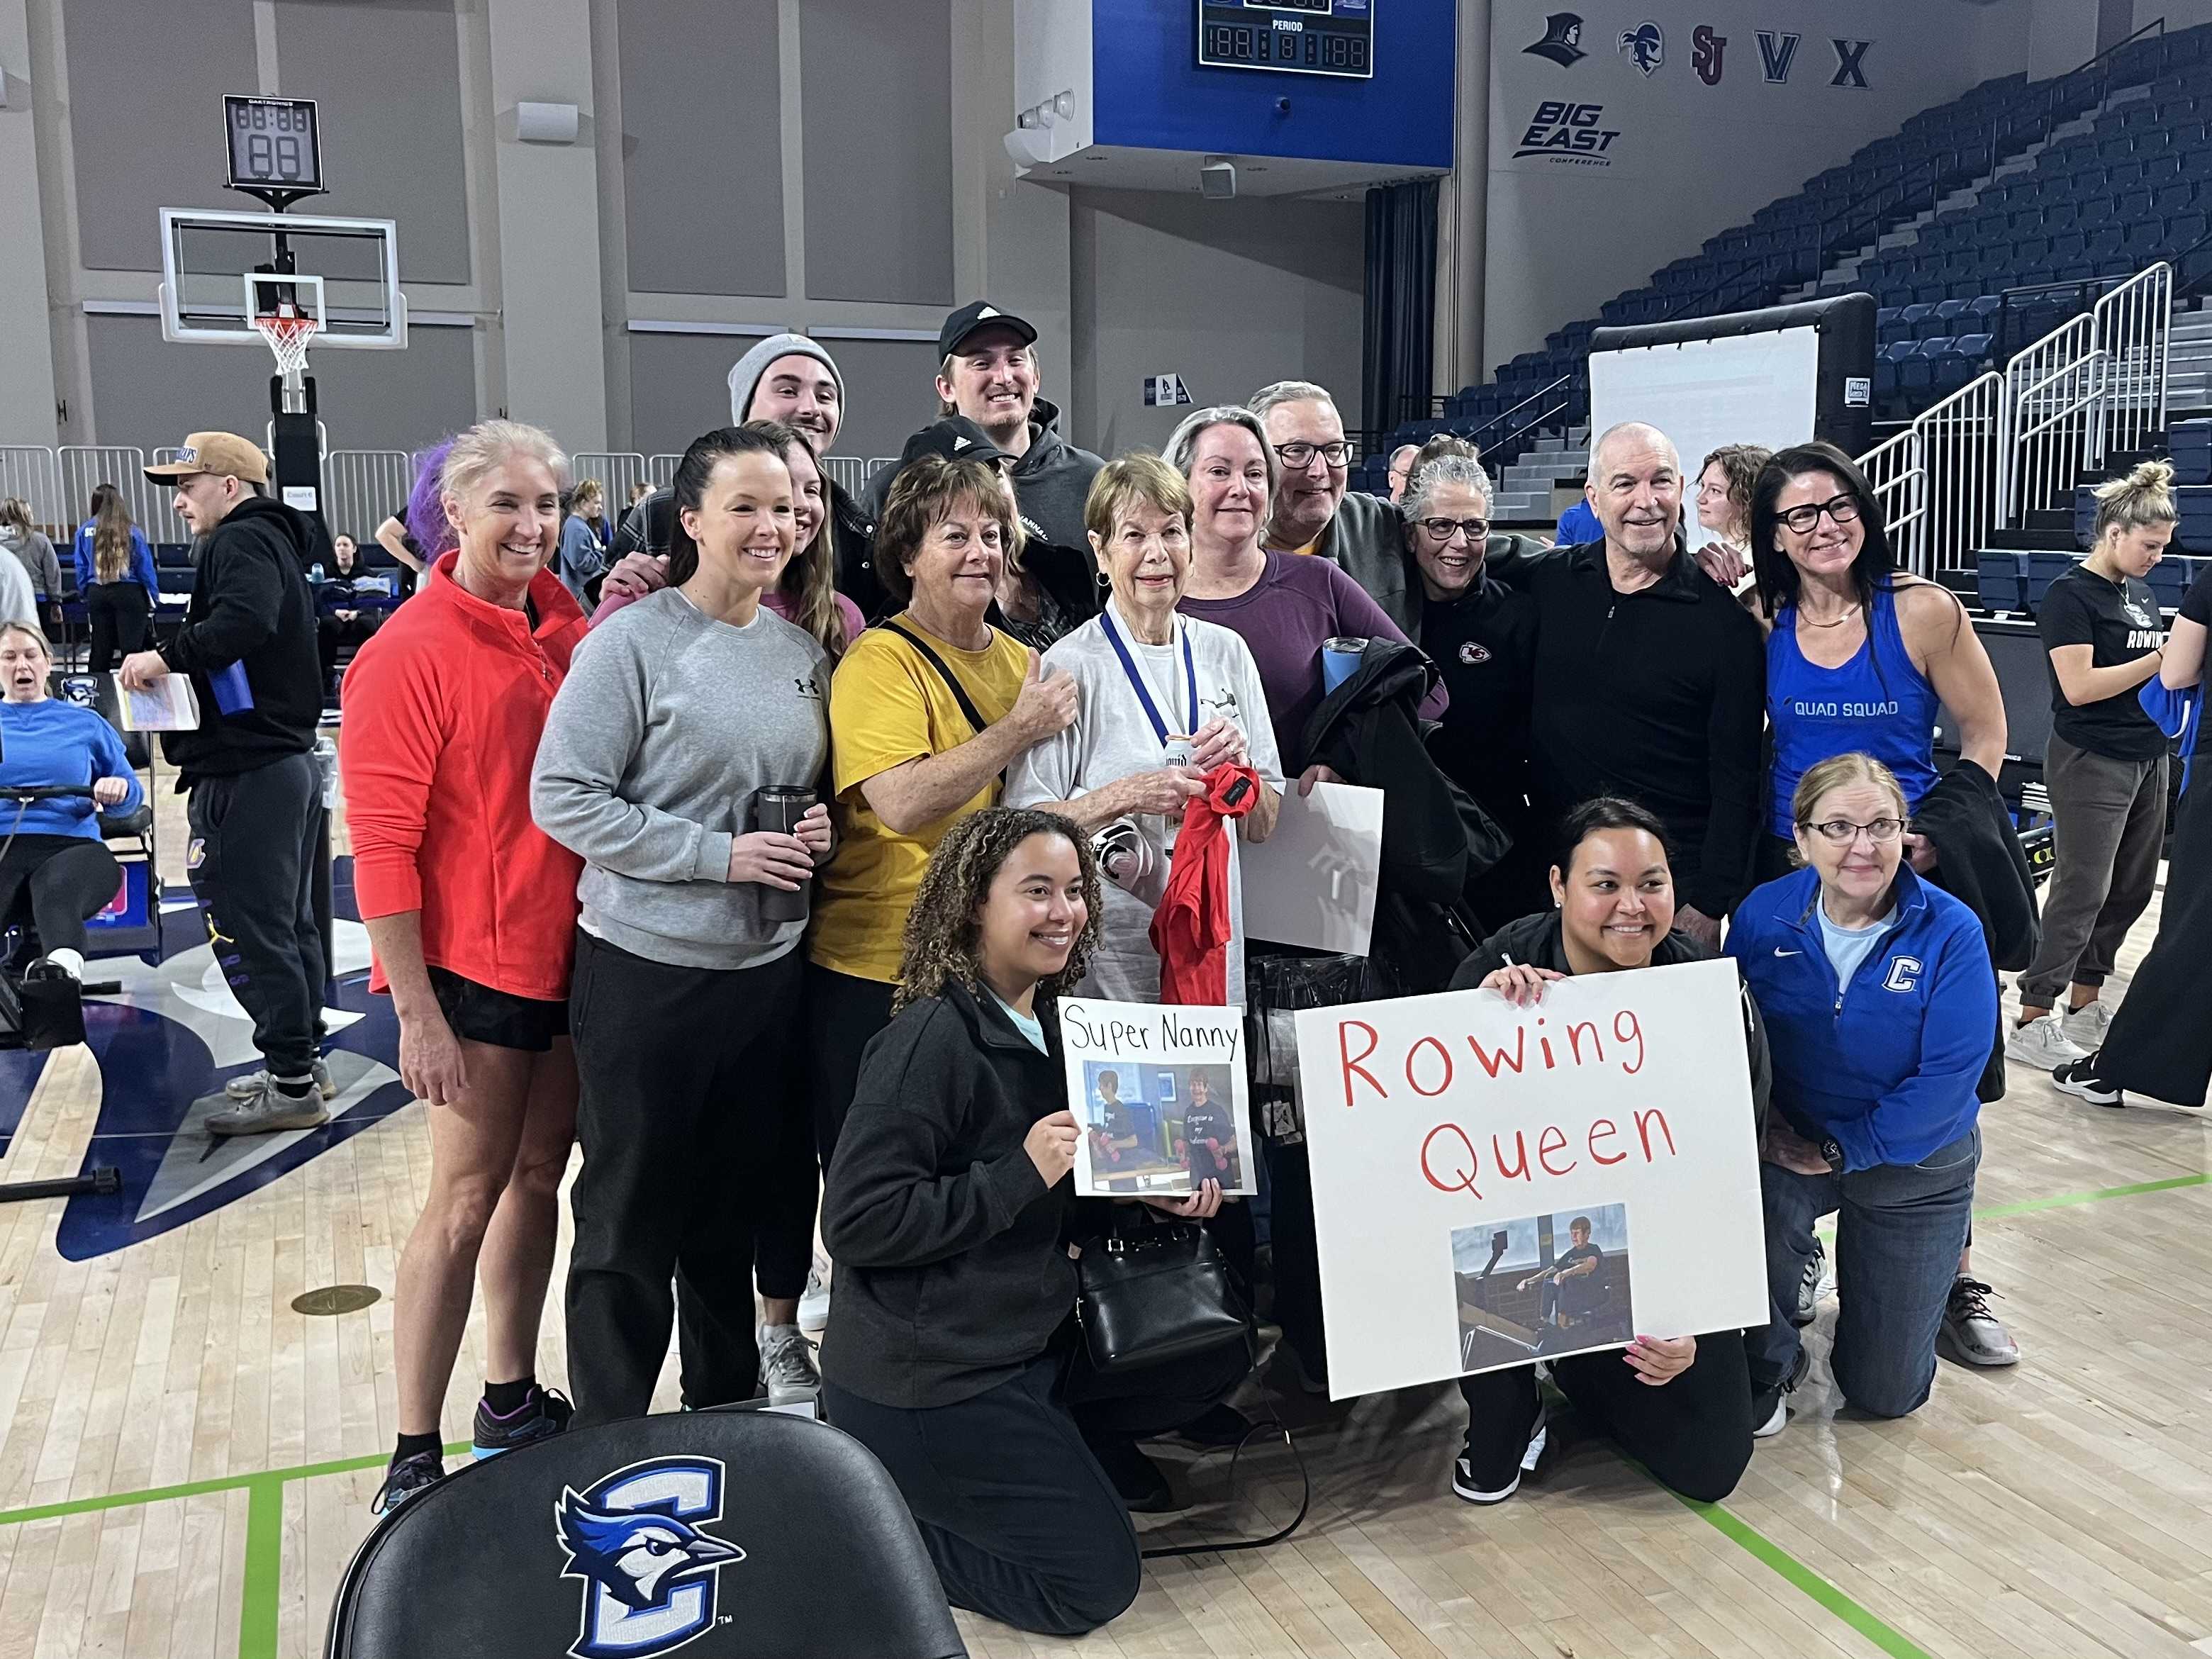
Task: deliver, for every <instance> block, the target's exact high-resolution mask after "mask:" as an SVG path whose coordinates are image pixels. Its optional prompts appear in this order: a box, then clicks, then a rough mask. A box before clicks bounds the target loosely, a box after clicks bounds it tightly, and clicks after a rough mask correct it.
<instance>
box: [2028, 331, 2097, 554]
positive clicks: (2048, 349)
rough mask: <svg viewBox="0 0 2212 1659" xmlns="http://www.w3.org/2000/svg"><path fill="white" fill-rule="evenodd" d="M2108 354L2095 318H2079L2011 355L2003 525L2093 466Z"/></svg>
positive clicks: (2047, 501) (2046, 504)
mask: <svg viewBox="0 0 2212 1659" xmlns="http://www.w3.org/2000/svg"><path fill="white" fill-rule="evenodd" d="M2109 368H2110V364H2109V360H2108V359H2107V357H2106V354H2105V352H2104V350H2103V349H2101V348H2100V347H2099V346H2098V345H2097V343H2096V341H2095V331H2094V325H2093V322H2092V320H2091V319H2089V318H2087V317H2076V318H2075V319H2074V320H2073V321H2072V322H2070V323H2068V324H2067V325H2065V326H2064V327H2063V328H2061V329H2058V330H2057V331H2054V332H2053V333H2052V334H2051V336H2050V337H2048V338H2046V339H2044V340H2041V341H2039V342H2038V343H2036V344H2034V345H2033V346H2031V347H2030V348H2029V349H2027V350H2026V351H2023V352H2022V353H2021V355H2020V356H2017V357H2015V358H2014V359H2013V361H2012V362H2011V363H2009V364H2008V365H2007V367H2006V369H2005V441H2004V448H2005V459H2004V468H2003V474H2004V477H2003V483H2004V499H2003V511H2004V518H2005V522H2006V523H2008V524H2025V523H2027V515H2028V514H2029V513H2032V512H2035V511H2037V510H2038V509H2039V508H2043V507H2049V506H2050V505H2051V499H2052V497H2053V496H2054V495H2057V492H2058V491H2059V490H2061V489H2071V488H2072V486H2073V483H2074V480H2075V477H2076V476H2077V475H2078V474H2080V473H2081V472H2084V471H2087V470H2088V469H2089V468H2091V467H2093V466H2094V465H2096V464H2097V461H2098V459H2099V451H2100V435H2101V428H2102V421H2101V418H2100V416H2101V414H2102V410H2101V409H2100V404H2101V403H2102V401H2103V399H2104V396H2105V390H2106V382H2107V380H2108V378H2109Z"/></svg>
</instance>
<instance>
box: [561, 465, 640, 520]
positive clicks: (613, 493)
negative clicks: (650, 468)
mask: <svg viewBox="0 0 2212 1659" xmlns="http://www.w3.org/2000/svg"><path fill="white" fill-rule="evenodd" d="M568 470H569V475H570V476H571V477H576V478H597V479H598V480H599V489H600V490H601V492H602V493H603V494H604V495H605V497H606V502H607V516H608V517H609V518H611V519H612V520H614V521H615V522H616V523H617V524H620V523H621V522H622V518H623V513H627V512H629V493H630V491H631V490H632V489H635V488H636V487H637V486H638V485H640V484H643V485H645V486H646V487H647V489H651V488H652V486H653V479H652V478H651V477H649V476H648V475H647V471H646V467H645V457H644V456H642V455H641V454H639V453H637V452H636V451H635V450H594V449H586V450H579V451H578V452H577V453H575V454H574V455H572V456H570V457H569V458H568Z"/></svg>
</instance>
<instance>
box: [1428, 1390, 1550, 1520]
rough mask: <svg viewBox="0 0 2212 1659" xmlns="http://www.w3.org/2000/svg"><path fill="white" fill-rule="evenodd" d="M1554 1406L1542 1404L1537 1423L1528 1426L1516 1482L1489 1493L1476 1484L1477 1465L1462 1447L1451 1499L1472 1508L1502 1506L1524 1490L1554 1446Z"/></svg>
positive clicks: (1538, 1404) (1456, 1461) (1454, 1464)
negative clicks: (1524, 1483) (1526, 1479)
mask: <svg viewBox="0 0 2212 1659" xmlns="http://www.w3.org/2000/svg"><path fill="white" fill-rule="evenodd" d="M1551 1425H1552V1411H1551V1404H1550V1402H1549V1401H1545V1400H1539V1401H1537V1402H1536V1420H1535V1421H1534V1423H1532V1424H1530V1425H1528V1449H1527V1450H1525V1451H1523V1452H1522V1454H1521V1465H1520V1467H1519V1468H1516V1469H1515V1470H1514V1471H1513V1478H1512V1479H1511V1480H1508V1481H1507V1482H1506V1483H1505V1484H1504V1486H1499V1487H1498V1488H1497V1489H1496V1490H1495V1491H1486V1490H1485V1489H1484V1488H1483V1487H1481V1486H1477V1485H1476V1484H1475V1480H1474V1460H1473V1459H1472V1458H1470V1457H1469V1456H1468V1449H1467V1445H1466V1444H1465V1443H1462V1445H1461V1447H1460V1451H1459V1455H1458V1456H1457V1457H1455V1458H1454V1459H1453V1460H1452V1483H1451V1486H1452V1495H1453V1496H1454V1497H1455V1498H1460V1499H1462V1501H1464V1502H1466V1503H1469V1504H1503V1503H1504V1501H1505V1500H1506V1499H1507V1498H1510V1497H1512V1496H1513V1494H1514V1493H1515V1492H1519V1491H1520V1490H1521V1481H1522V1477H1524V1476H1527V1475H1532V1474H1535V1473H1536V1466H1537V1465H1538V1464H1539V1463H1541V1462H1543V1461H1544V1453H1545V1451H1546V1449H1547V1448H1548V1447H1549V1446H1550V1445H1551V1440H1552V1426H1551Z"/></svg>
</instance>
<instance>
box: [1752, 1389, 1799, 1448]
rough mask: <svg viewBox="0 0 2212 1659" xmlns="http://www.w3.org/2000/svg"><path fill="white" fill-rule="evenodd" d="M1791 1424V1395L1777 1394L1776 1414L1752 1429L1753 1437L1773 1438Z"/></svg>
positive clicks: (1775, 1399) (1775, 1398)
mask: <svg viewBox="0 0 2212 1659" xmlns="http://www.w3.org/2000/svg"><path fill="white" fill-rule="evenodd" d="M1789 1426H1790V1396H1789V1395H1786V1394H1780V1395H1775V1397H1774V1415H1773V1416H1771V1417H1770V1418H1768V1419H1766V1421H1765V1422H1764V1423H1762V1424H1760V1425H1759V1426H1758V1427H1757V1428H1755V1429H1753V1431H1751V1437H1752V1438H1753V1440H1771V1439H1772V1438H1773V1437H1775V1436H1776V1435H1778V1434H1779V1433H1781V1432H1782V1431H1783V1430H1784V1429H1786V1428H1788V1427H1789Z"/></svg>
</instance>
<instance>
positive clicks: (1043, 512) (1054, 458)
mask: <svg viewBox="0 0 2212 1659" xmlns="http://www.w3.org/2000/svg"><path fill="white" fill-rule="evenodd" d="M1104 465H1106V463H1105V462H1104V461H1103V460H1101V459H1099V458H1098V457H1097V456H1096V455H1094V454H1092V453H1091V452H1090V451H1089V450H1087V449H1078V448H1077V447H1075V446H1074V445H1073V444H1072V443H1070V442H1068V441H1067V440H1066V439H1065V438H1063V437H1061V436H1060V405H1059V404H1055V403H1054V402H1053V401H1052V400H1051V399H1050V398H1038V399H1037V400H1036V404H1035V405H1034V406H1033V407H1032V408H1031V409H1030V447H1028V448H1027V449H1025V450H1024V451H1023V452H1022V457H1021V459H1019V460H1018V461H1016V462H1015V463H1014V465H1013V470H1012V472H1010V473H1009V474H1008V475H1007V476H1008V477H1012V479H1013V481H1014V499H1015V500H1016V501H1019V502H1020V503H1021V508H1022V516H1023V517H1024V518H1025V519H1027V520H1029V521H1030V523H1031V524H1033V525H1035V526H1036V527H1037V529H1038V530H1039V531H1041V532H1042V533H1043V536H1044V538H1045V540H1047V541H1048V542H1051V543H1054V544H1056V545H1058V546H1060V547H1069V548H1074V549H1077V550H1082V549H1084V548H1087V547H1089V546H1090V545H1091V543H1090V541H1089V539H1088V538H1087V537H1086V536H1085V533H1084V527H1083V504H1084V502H1085V501H1087V500H1088V499H1089V498H1090V495H1091V480H1092V479H1093V478H1095V477H1097V476H1098V469H1099V468H1101V467H1103V466H1104ZM898 474H899V469H898V468H897V467H895V466H887V467H885V468H884V469H883V471H880V472H878V473H877V474H876V476H875V477H873V478H872V479H870V480H869V481H868V509H867V510H868V515H869V516H870V517H871V518H874V519H881V518H882V517H883V516H884V501H888V500H889V499H890V493H891V481H892V480H893V479H895V478H896V477H898ZM1093 614H1096V613H1095V612H1094V613H1093Z"/></svg>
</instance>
